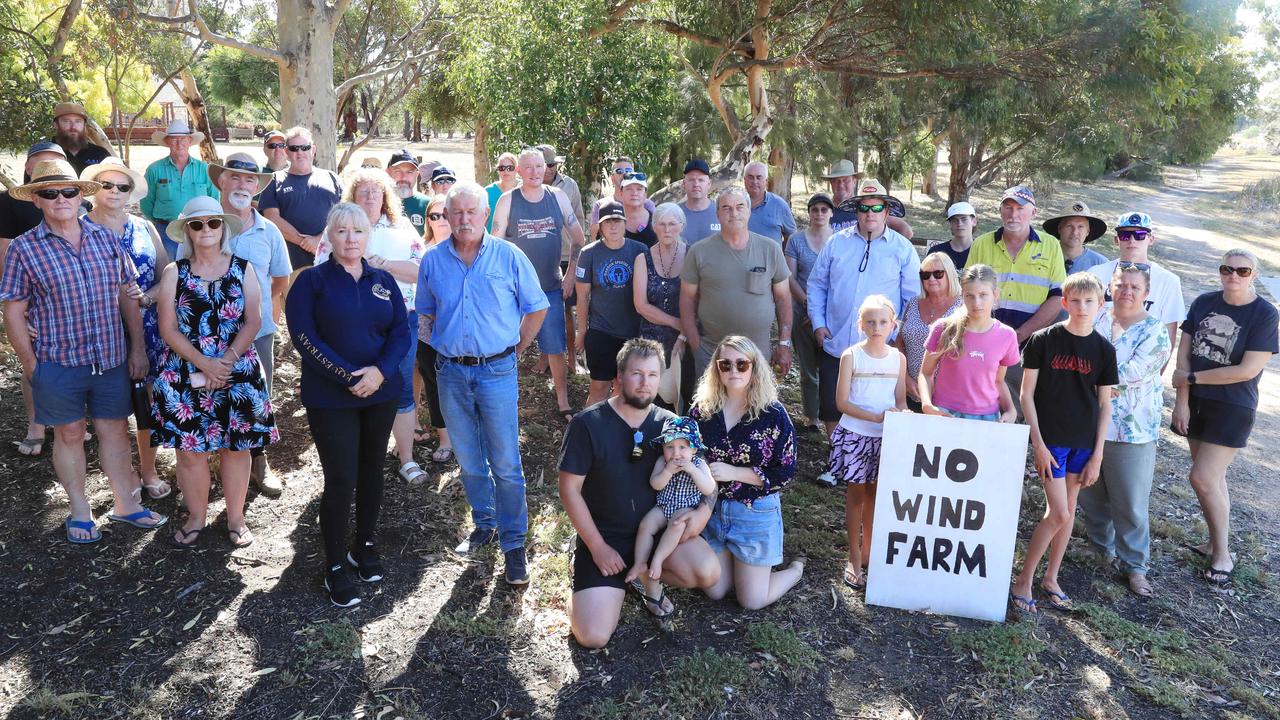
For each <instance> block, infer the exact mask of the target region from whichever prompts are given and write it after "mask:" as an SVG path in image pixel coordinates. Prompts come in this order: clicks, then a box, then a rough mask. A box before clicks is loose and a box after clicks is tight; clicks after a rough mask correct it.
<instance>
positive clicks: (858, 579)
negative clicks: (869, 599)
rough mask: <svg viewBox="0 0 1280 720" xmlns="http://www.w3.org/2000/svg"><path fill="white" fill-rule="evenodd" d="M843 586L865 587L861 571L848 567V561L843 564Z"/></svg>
mask: <svg viewBox="0 0 1280 720" xmlns="http://www.w3.org/2000/svg"><path fill="white" fill-rule="evenodd" d="M844 586H845V587H847V588H849V589H850V590H864V589H866V587H867V581H866V580H865V579H864V578H863V577H862V573H861V572H859V571H857V570H854V569H853V568H851V567H849V565H848V563H846V564H845V566H844Z"/></svg>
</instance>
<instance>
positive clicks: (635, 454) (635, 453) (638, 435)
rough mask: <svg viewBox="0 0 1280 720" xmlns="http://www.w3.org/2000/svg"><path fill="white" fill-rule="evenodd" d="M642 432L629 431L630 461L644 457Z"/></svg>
mask: <svg viewBox="0 0 1280 720" xmlns="http://www.w3.org/2000/svg"><path fill="white" fill-rule="evenodd" d="M643 445H644V433H642V432H640V431H639V430H636V431H635V432H633V433H631V462H635V461H636V460H639V459H640V458H642V457H644V447H643Z"/></svg>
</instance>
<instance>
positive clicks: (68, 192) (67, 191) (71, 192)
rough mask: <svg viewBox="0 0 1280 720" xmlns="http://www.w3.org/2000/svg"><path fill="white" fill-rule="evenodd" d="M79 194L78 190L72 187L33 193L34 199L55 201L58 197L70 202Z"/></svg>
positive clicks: (47, 189)
mask: <svg viewBox="0 0 1280 720" xmlns="http://www.w3.org/2000/svg"><path fill="white" fill-rule="evenodd" d="M79 194H80V188H74V187H67V188H58V189H53V188H45V189H43V190H36V192H35V195H36V197H42V198H44V199H45V200H55V199H57V197H58V196H59V195H61V196H62V197H64V198H66V199H68V200H70V199H71V198H73V197H75V196H77V195H79Z"/></svg>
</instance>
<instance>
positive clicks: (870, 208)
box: [858, 203, 884, 213]
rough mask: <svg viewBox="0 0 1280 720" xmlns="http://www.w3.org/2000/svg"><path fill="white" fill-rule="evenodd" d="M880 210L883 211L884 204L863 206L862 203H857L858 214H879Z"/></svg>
mask: <svg viewBox="0 0 1280 720" xmlns="http://www.w3.org/2000/svg"><path fill="white" fill-rule="evenodd" d="M881 210H884V203H876V204H875V205H863V204H862V203H858V212H860V213H873V212H880V211H881Z"/></svg>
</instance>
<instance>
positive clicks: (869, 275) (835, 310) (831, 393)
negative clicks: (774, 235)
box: [808, 180, 920, 434]
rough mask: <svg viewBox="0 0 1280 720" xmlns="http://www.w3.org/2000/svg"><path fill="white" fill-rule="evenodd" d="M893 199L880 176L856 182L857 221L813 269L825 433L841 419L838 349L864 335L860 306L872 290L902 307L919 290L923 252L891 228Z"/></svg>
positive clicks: (813, 311) (820, 405)
mask: <svg viewBox="0 0 1280 720" xmlns="http://www.w3.org/2000/svg"><path fill="white" fill-rule="evenodd" d="M891 199H892V198H891V197H890V195H889V194H888V193H887V192H885V189H884V186H883V185H881V184H880V182H879V181H877V180H862V181H860V182H859V183H858V191H857V195H855V196H854V198H853V200H854V202H855V203H856V210H857V214H858V222H857V224H856V225H854V226H853V227H851V228H846V229H844V230H841V231H840V232H838V233H836V234H835V235H832V236H831V239H830V240H828V241H827V244H826V246H825V247H823V248H822V252H821V253H819V254H818V259H817V260H816V261H814V264H813V270H812V271H810V273H809V285H808V293H809V320H810V322H812V323H813V334H814V337H815V338H816V339H817V340H818V342H819V344H821V345H822V349H823V351H824V352H823V353H822V355H821V358H820V360H819V367H818V400H819V402H818V419H820V420H822V421H823V423H824V424H825V425H826V426H827V433H828V434H830V432H831V431H832V430H833V429H834V428H835V426H836V422H837V421H839V420H840V411H839V410H837V409H836V382H837V380H838V376H839V371H840V354H841V353H843V352H844V350H845V348H848V347H849V346H851V345H853V344H855V343H857V342H859V341H861V340H862V337H863V336H862V331H861V329H860V328H859V327H858V308H859V307H861V306H862V301H863V300H865V299H866V298H867V297H868V296H869V295H884V296H885V297H887V298H889V301H890V302H892V303H893V304H894V306H895V307H896V308H897V309H898V317H902V311H903V309H904V308H905V307H906V305H907V301H908V300H910V299H911V298H913V297H915V296H916V295H919V294H920V256H919V255H917V254H916V250H915V248H914V247H912V246H911V241H909V240H907V239H906V238H904V237H903V236H902V235H899V234H898V233H897V232H894V231H893V230H890V229H889V228H888V226H887V225H886V223H887V221H888V217H889V201H890V200H891Z"/></svg>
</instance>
